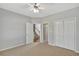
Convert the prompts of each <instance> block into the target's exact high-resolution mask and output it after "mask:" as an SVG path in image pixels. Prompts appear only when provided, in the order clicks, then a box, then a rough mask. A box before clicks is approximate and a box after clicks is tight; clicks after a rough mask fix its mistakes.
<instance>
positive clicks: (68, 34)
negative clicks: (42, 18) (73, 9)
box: [54, 19, 75, 50]
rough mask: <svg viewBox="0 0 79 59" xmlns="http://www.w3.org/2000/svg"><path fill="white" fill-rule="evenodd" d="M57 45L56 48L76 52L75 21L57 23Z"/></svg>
mask: <svg viewBox="0 0 79 59" xmlns="http://www.w3.org/2000/svg"><path fill="white" fill-rule="evenodd" d="M54 28H55V34H54V35H55V36H54V37H55V44H56V46H59V47H63V48H67V49H71V50H74V47H75V21H74V19H72V20H71V19H69V20H68V19H67V20H65V21H57V22H55V26H54Z"/></svg>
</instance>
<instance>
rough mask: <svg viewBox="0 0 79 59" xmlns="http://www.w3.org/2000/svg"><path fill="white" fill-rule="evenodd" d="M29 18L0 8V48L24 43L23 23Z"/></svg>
mask: <svg viewBox="0 0 79 59" xmlns="http://www.w3.org/2000/svg"><path fill="white" fill-rule="evenodd" d="M28 20H29V18H28V17H26V16H23V15H19V14H16V13H13V12H10V11H6V10H4V9H0V50H4V49H7V48H11V47H15V46H18V45H21V44H25V39H26V37H25V36H26V33H25V26H26V25H25V23H26V22H28Z"/></svg>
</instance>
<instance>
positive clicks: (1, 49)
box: [0, 43, 25, 51]
mask: <svg viewBox="0 0 79 59" xmlns="http://www.w3.org/2000/svg"><path fill="white" fill-rule="evenodd" d="M22 45H25V43H21V44H18V45H16V46H12V47H7V48H4V49H0V51H4V50H7V49H12V48H16V47H19V46H22Z"/></svg>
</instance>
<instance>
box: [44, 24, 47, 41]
mask: <svg viewBox="0 0 79 59" xmlns="http://www.w3.org/2000/svg"><path fill="white" fill-rule="evenodd" d="M43 39H44V42H48V23H45V24H43Z"/></svg>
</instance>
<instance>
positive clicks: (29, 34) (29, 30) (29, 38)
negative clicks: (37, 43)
mask: <svg viewBox="0 0 79 59" xmlns="http://www.w3.org/2000/svg"><path fill="white" fill-rule="evenodd" d="M33 38H34V35H33V24H31V23H26V44H30V43H32V42H33Z"/></svg>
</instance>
